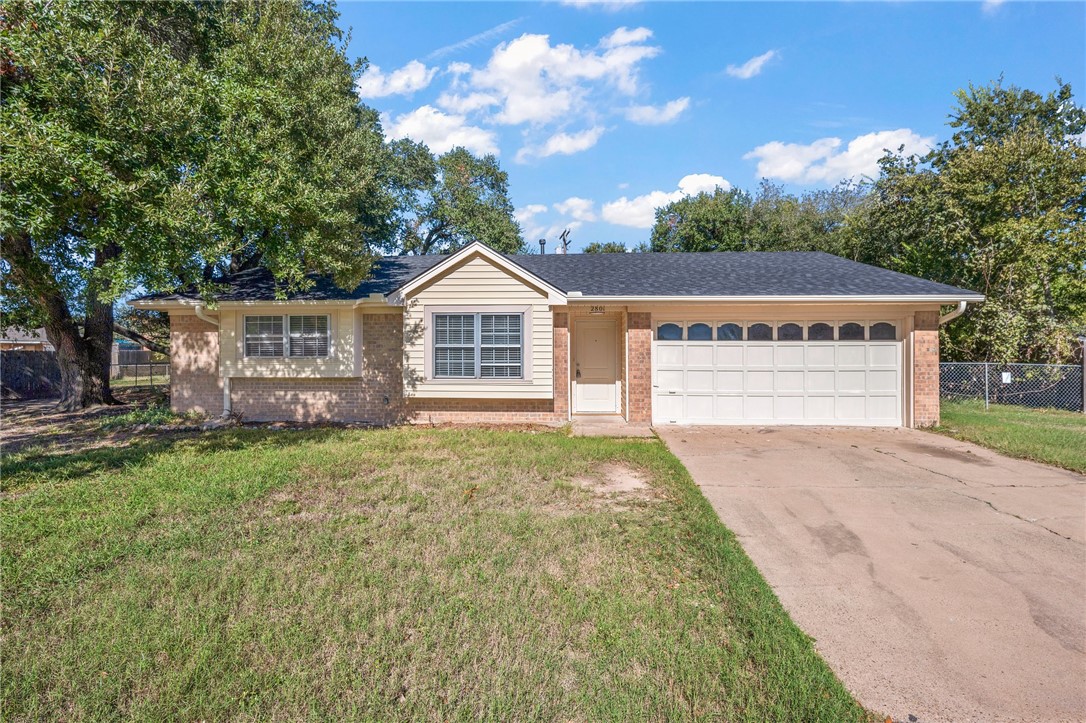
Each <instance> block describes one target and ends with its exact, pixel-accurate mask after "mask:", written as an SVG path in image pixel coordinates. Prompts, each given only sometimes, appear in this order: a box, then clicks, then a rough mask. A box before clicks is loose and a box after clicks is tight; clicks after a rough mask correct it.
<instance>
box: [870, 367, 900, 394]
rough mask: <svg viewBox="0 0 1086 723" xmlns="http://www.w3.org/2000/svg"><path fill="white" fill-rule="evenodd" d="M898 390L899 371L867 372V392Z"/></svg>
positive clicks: (876, 370) (881, 370)
mask: <svg viewBox="0 0 1086 723" xmlns="http://www.w3.org/2000/svg"><path fill="white" fill-rule="evenodd" d="M896 390H897V369H872V370H870V371H868V372H867V391H869V392H894V391H896Z"/></svg>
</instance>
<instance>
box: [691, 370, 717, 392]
mask: <svg viewBox="0 0 1086 723" xmlns="http://www.w3.org/2000/svg"><path fill="white" fill-rule="evenodd" d="M714 376H715V373H714V372H713V370H712V369H687V370H686V390H685V391H687V392H711V391H713V377H714Z"/></svg>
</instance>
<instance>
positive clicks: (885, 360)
mask: <svg viewBox="0 0 1086 723" xmlns="http://www.w3.org/2000/svg"><path fill="white" fill-rule="evenodd" d="M868 350H869V364H870V365H871V366H873V367H897V359H898V346H897V344H896V343H895V344H872V345H870V346H869V347H868Z"/></svg>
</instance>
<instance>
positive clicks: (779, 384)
mask: <svg viewBox="0 0 1086 723" xmlns="http://www.w3.org/2000/svg"><path fill="white" fill-rule="evenodd" d="M775 375H776V379H775V380H774V385H773V387H774V391H778V392H802V391H803V375H804V372H803V370H802V369H800V370H797V371H781V372H775Z"/></svg>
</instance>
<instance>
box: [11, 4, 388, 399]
mask: <svg viewBox="0 0 1086 723" xmlns="http://www.w3.org/2000/svg"><path fill="white" fill-rule="evenodd" d="M336 17H337V15H336V12H335V10H334V8H333V7H332V6H331V5H329V4H325V3H319V2H313V3H305V4H301V3H278V2H269V3H259V4H188V3H179V2H178V3H92V2H79V1H78V0H75V1H73V2H65V3H36V2H29V1H25V0H12V2H9V3H7V4H6V5H5V8H4V13H3V16H2V18H0V23H2V24H3V25H2V28H3V35H4V40H5V46H6V47H7V48H8V49H9V53H8V57H7V58H6V59H5V61H4V63H3V66H2V68H0V72H2V73H3V84H4V95H3V101H2V103H0V128H2V131H3V132H2V141H0V142H2V144H3V146H2V151H3V153H2V159H0V193H2V195H3V199H4V203H3V206H2V211H0V234H2V244H3V245H2V259H3V262H2V269H0V270H2V272H3V275H2V284H3V296H4V301H3V304H4V311H5V312H6V313H8V314H15V318H17V319H18V318H20V317H22V318H29V317H32V316H36V317H37V319H40V321H41V322H42V323H43V324H44V326H45V329H46V332H47V334H48V336H49V337H50V340H51V341H52V342H53V344H54V345H55V346H56V348H57V352H58V356H59V358H60V361H61V368H62V390H63V395H64V397H63V400H62V406H67V407H75V406H83V405H85V404H90V403H95V402H103V401H110V394H109V388H108V364H109V349H110V346H111V343H112V334H113V306H112V305H113V302H114V301H115V300H116V299H118V298H120V297H121V296H122V295H124V294H125V293H128V292H129V291H130V290H132V289H134V288H144V289H152V290H153V289H163V288H175V287H178V286H183V285H192V286H196V287H197V288H200V289H203V290H207V291H209V290H210V289H211V288H212V282H213V279H212V277H213V273H212V272H213V270H214V269H215V268H221V267H222V266H224V265H229V264H230V261H231V259H233V258H238V257H242V256H247V257H250V258H251V257H257V258H259V262H260V263H261V264H263V265H265V266H267V267H268V268H269V269H271V270H272V271H273V272H274V273H275V275H276V278H277V279H279V280H280V281H281V283H282V284H283V288H291V287H299V286H302V285H304V284H305V276H304V275H305V273H306V272H308V271H313V270H321V271H325V272H329V273H332V274H334V275H335V277H336V278H337V280H339V281H341V282H342V283H343V284H351V283H357V282H358V281H359V280H360V279H361V278H362V277H363V276H364V275H365V274H366V273H367V271H368V268H369V264H370V258H371V257H370V252H369V250H368V247H367V245H366V244H365V243H363V242H362V241H364V240H365V239H366V238H367V235H368V233H369V232H370V229H368V228H367V227H366V225H365V224H363V223H361V222H360V219H361V218H363V215H362V214H361V213H360V207H362V206H363V205H365V204H367V203H368V202H369V201H370V200H371V199H373V198H374V197H380V196H382V195H383V194H385V193H386V191H385V190H384V189H383V187H382V186H381V184H380V182H379V177H380V172H379V163H380V160H381V155H382V153H383V150H382V148H383V145H382V144H383V140H382V137H381V134H380V128H379V126H378V123H377V117H376V114H375V113H374V112H373V111H372V110H370V109H367V108H365V107H364V106H361V105H360V104H359V103H358V101H357V97H356V96H355V94H354V81H355V79H356V78H357V76H358V74H359V73H360V72H361V71H362V69H363V65H362V64H361V63H351V62H349V61H348V60H347V58H346V55H345V53H344V43H343V38H342V35H341V33H340V31H339V30H338V28H337V27H336V25H335V21H336ZM285 58H289V59H290V62H284V59H285Z"/></svg>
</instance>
